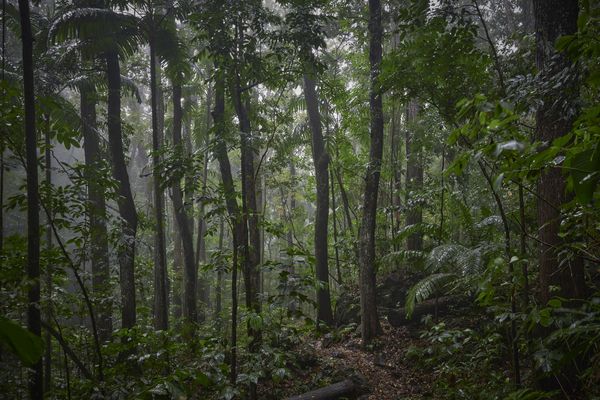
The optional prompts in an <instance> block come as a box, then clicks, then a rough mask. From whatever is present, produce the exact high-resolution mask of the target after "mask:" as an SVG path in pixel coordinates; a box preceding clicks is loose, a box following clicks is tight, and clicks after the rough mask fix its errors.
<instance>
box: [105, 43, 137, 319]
mask: <svg viewBox="0 0 600 400" xmlns="http://www.w3.org/2000/svg"><path fill="white" fill-rule="evenodd" d="M106 66H107V79H108V107H107V108H108V115H107V125H108V143H109V149H110V156H111V160H112V171H113V177H114V179H115V180H116V181H117V182H118V184H119V187H118V195H119V199H118V201H117V203H118V206H119V214H120V216H121V218H122V219H123V222H124V224H123V227H122V229H123V235H122V239H121V240H122V242H121V243H119V249H118V256H119V265H120V275H121V276H120V284H121V326H122V328H133V327H134V326H135V322H136V306H135V275H134V267H135V239H136V234H137V224H138V220H137V213H136V209H135V203H134V201H133V194H132V193H131V186H130V184H129V175H128V173H127V165H126V164H125V153H124V149H123V137H122V132H121V69H120V67H119V56H118V53H117V51H116V50H114V51H111V52H109V53H108V54H107V55H106Z"/></svg>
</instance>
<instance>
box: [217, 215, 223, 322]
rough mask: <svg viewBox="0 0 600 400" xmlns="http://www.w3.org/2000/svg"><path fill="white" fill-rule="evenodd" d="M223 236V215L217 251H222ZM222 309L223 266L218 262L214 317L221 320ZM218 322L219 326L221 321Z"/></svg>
mask: <svg viewBox="0 0 600 400" xmlns="http://www.w3.org/2000/svg"><path fill="white" fill-rule="evenodd" d="M224 236H225V221H224V220H223V217H221V218H220V222H219V247H218V249H219V253H220V252H222V251H223V238H224ZM222 311H223V266H222V265H220V264H219V266H218V270H217V288H216V290H215V318H216V319H217V321H220V320H221V312H222ZM218 323H219V327H220V326H221V323H220V322H218Z"/></svg>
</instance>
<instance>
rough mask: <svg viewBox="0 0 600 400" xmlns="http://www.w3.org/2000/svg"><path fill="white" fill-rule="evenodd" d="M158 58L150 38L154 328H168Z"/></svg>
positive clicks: (152, 40) (164, 329)
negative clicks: (154, 227)
mask: <svg viewBox="0 0 600 400" xmlns="http://www.w3.org/2000/svg"><path fill="white" fill-rule="evenodd" d="M157 64H158V62H157V57H156V49H155V44H154V39H153V38H152V39H151V40H150V93H151V109H152V166H153V172H152V179H153V185H154V190H153V192H154V218H155V223H156V231H155V238H154V247H155V248H154V328H155V329H157V330H163V331H166V330H167V329H169V311H168V304H167V254H166V245H165V228H164V223H165V216H164V196H163V189H162V185H161V176H160V169H159V164H160V161H161V157H160V155H159V151H160V150H161V148H162V140H161V139H162V137H161V136H162V135H161V134H160V132H159V122H158V114H159V110H158V85H159V83H158V82H157V79H156V78H157V69H158V68H160V65H159V64H158V65H157Z"/></svg>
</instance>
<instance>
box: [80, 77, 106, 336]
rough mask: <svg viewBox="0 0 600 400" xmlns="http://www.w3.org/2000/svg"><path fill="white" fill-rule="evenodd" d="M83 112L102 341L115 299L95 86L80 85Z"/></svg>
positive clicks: (84, 143)
mask: <svg viewBox="0 0 600 400" xmlns="http://www.w3.org/2000/svg"><path fill="white" fill-rule="evenodd" d="M79 91H80V112H81V122H82V133H83V151H84V155H85V165H86V170H87V176H86V179H87V186H88V202H89V204H88V218H89V221H90V252H91V254H90V259H91V263H92V290H93V292H94V297H96V300H97V301H98V298H100V299H101V300H102V301H99V302H98V304H97V305H96V309H97V310H98V311H97V312H98V335H99V337H100V340H101V341H102V342H106V341H108V340H109V338H110V335H111V333H112V329H113V326H112V325H113V323H112V302H111V301H110V296H108V289H109V287H108V285H109V279H110V267H109V256H108V254H109V253H108V231H107V229H106V199H105V197H104V190H103V188H102V185H100V184H99V182H98V176H96V174H95V172H94V171H98V170H99V167H100V166H101V163H102V154H101V150H100V139H99V137H98V131H97V128H98V123H97V119H96V91H95V90H94V89H93V87H89V86H87V85H84V86H82V87H80V89H79Z"/></svg>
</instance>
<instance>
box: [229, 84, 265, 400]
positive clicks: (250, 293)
mask: <svg viewBox="0 0 600 400" xmlns="http://www.w3.org/2000/svg"><path fill="white" fill-rule="evenodd" d="M232 100H233V105H234V108H235V111H236V114H237V117H238V120H239V128H240V152H241V167H242V221H243V224H244V226H247V228H246V229H247V236H246V237H247V240H246V241H244V242H242V243H240V244H242V245H243V247H244V283H245V289H246V307H248V309H249V310H252V311H253V312H255V313H257V314H260V310H261V305H260V297H259V285H260V271H259V268H258V267H259V264H260V229H259V225H258V209H257V202H256V179H255V169H254V149H253V147H252V146H253V137H252V127H251V125H250V116H249V115H248V107H247V105H246V104H244V102H243V100H242V93H241V89H240V85H239V82H238V83H236V84H235V85H234V87H233V88H232ZM242 239H244V238H242ZM248 335H249V336H251V337H252V341H251V343H250V347H251V349H255V348H256V347H257V346H258V343H259V342H260V340H261V332H260V330H257V329H252V328H251V327H248ZM251 390H252V391H253V390H254V387H251ZM251 397H252V395H251Z"/></svg>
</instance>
